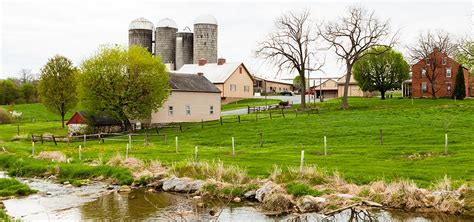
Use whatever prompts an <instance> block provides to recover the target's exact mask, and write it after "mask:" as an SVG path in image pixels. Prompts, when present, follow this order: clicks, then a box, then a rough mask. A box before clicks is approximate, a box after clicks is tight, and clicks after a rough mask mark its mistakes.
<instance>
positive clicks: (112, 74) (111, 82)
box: [79, 46, 169, 131]
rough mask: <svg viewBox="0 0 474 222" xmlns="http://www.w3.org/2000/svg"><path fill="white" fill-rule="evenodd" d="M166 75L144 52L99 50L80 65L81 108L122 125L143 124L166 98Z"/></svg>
mask: <svg viewBox="0 0 474 222" xmlns="http://www.w3.org/2000/svg"><path fill="white" fill-rule="evenodd" d="M168 80H169V75H168V74H167V72H166V70H165V65H163V63H161V61H160V59H159V58H157V57H154V56H152V55H151V54H150V53H149V52H148V51H147V50H146V49H145V48H141V47H138V46H132V47H130V48H128V49H127V48H124V47H120V46H114V47H102V48H100V49H99V51H98V53H97V54H96V55H94V56H92V57H91V58H89V59H86V60H85V61H84V62H83V63H82V65H81V75H80V87H79V92H80V93H79V95H80V101H81V104H82V105H83V107H84V108H86V109H87V110H89V111H91V112H105V113H107V114H109V115H111V116H113V117H115V118H117V119H120V120H122V121H123V122H124V124H125V126H126V127H127V129H128V130H129V131H130V130H131V123H130V120H139V119H141V120H143V119H148V118H150V116H151V113H152V111H156V110H157V109H158V108H160V107H161V105H162V104H163V102H164V101H165V100H166V98H167V97H168V95H169V85H168Z"/></svg>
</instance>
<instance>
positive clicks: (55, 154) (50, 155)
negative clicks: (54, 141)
mask: <svg viewBox="0 0 474 222" xmlns="http://www.w3.org/2000/svg"><path fill="white" fill-rule="evenodd" d="M36 158H37V159H40V160H51V161H53V162H60V163H63V162H66V155H65V154H64V153H62V152H61V151H41V152H40V153H39V154H38V156H37V157H36Z"/></svg>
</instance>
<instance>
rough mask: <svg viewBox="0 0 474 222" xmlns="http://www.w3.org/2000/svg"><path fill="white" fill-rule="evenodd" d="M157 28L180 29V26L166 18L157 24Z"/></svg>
mask: <svg viewBox="0 0 474 222" xmlns="http://www.w3.org/2000/svg"><path fill="white" fill-rule="evenodd" d="M156 27H157V28H175V29H178V25H177V24H176V22H175V21H173V20H172V19H170V18H164V19H162V20H160V21H159V22H158V23H157V24H156Z"/></svg>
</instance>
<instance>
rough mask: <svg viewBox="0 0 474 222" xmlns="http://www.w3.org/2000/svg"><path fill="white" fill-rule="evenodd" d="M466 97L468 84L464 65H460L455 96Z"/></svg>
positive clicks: (458, 97)
mask: <svg viewBox="0 0 474 222" xmlns="http://www.w3.org/2000/svg"><path fill="white" fill-rule="evenodd" d="M465 97H466V84H465V79H464V73H463V67H462V65H459V68H458V74H457V75H456V83H455V85H454V91H453V98H456V99H464V98H465Z"/></svg>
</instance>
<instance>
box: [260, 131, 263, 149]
mask: <svg viewBox="0 0 474 222" xmlns="http://www.w3.org/2000/svg"><path fill="white" fill-rule="evenodd" d="M260 147H263V133H262V132H260Z"/></svg>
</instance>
